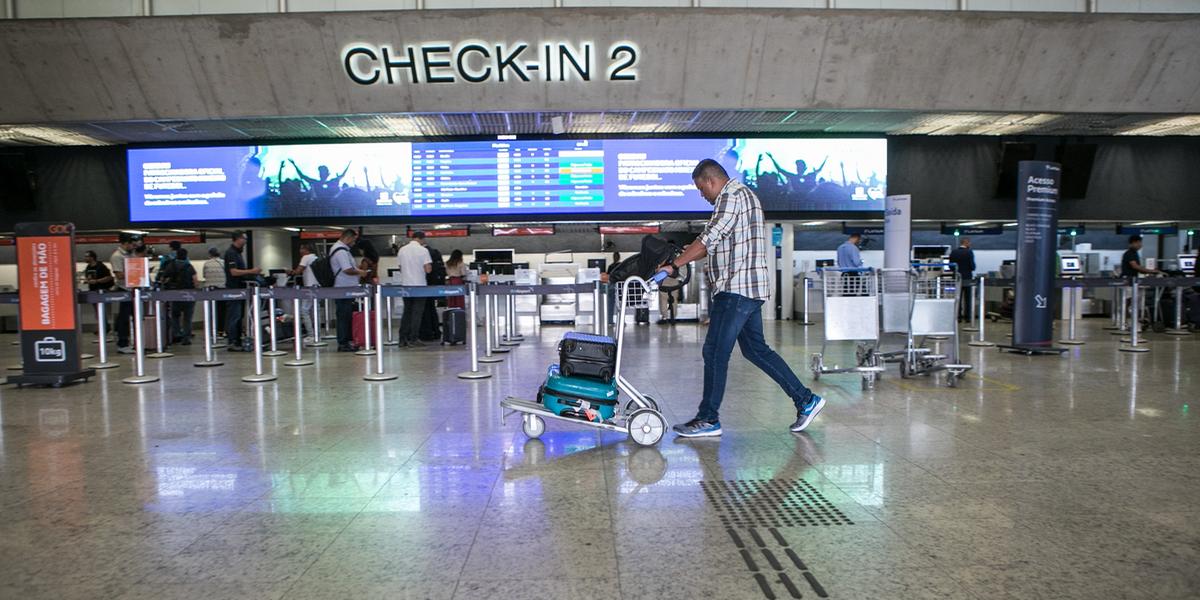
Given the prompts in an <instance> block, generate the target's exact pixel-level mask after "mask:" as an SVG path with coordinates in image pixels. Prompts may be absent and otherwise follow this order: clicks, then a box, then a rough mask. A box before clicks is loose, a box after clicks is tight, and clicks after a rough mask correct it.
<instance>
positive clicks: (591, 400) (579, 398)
mask: <svg viewBox="0 0 1200 600" xmlns="http://www.w3.org/2000/svg"><path fill="white" fill-rule="evenodd" d="M617 396H618V392H617V382H616V380H615V379H614V380H612V381H608V382H605V381H600V380H597V379H591V378H585V377H568V376H566V375H563V374H562V373H561V372H560V371H559V368H558V365H550V369H549V370H548V372H547V373H546V383H545V384H543V385H542V389H541V390H539V391H538V401H539V402H541V403H542V405H543V406H545V407H546V410H549V411H551V412H553V413H554V414H556V415H559V416H562V417H571V418H575V419H580V420H583V421H592V422H596V423H599V422H603V421H608V420H610V419H612V418H613V415H615V414H616V412H617Z"/></svg>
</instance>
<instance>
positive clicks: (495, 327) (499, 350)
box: [492, 288, 510, 354]
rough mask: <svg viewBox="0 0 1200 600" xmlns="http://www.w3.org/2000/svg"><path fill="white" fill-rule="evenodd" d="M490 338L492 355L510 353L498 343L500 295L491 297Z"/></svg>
mask: <svg viewBox="0 0 1200 600" xmlns="http://www.w3.org/2000/svg"><path fill="white" fill-rule="evenodd" d="M498 289H499V288H498ZM492 336H493V337H492V354H507V353H508V352H510V350H509V349H508V348H507V347H505V346H504V344H501V343H500V295H495V296H492Z"/></svg>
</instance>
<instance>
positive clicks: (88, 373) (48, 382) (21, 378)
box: [8, 369, 96, 387]
mask: <svg viewBox="0 0 1200 600" xmlns="http://www.w3.org/2000/svg"><path fill="white" fill-rule="evenodd" d="M95 376H96V370H95V369H84V370H82V371H78V372H75V373H56V374H54V375H37V374H27V373H22V374H20V375H10V376H9V378H8V383H12V384H16V386H17V387H24V386H27V385H45V386H50V387H62V386H64V385H71V384H72V383H78V382H80V381H87V380H88V379H90V378H92V377H95Z"/></svg>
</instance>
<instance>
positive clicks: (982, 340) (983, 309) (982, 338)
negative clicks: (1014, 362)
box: [967, 277, 996, 348]
mask: <svg viewBox="0 0 1200 600" xmlns="http://www.w3.org/2000/svg"><path fill="white" fill-rule="evenodd" d="M978 281H979V283H978V284H977V285H976V287H978V288H979V291H978V292H977V293H978V294H979V303H978V304H979V305H978V306H977V307H976V310H978V311H979V333H978V336H977V337H976V338H975V339H973V340H971V341H969V342H967V345H968V346H974V347H976V348H991V347H993V346H995V345H996V344H995V343H993V342H989V341H987V332H986V331H984V329H985V328H984V322H985V321H986V320H987V277H980V278H979V280H978Z"/></svg>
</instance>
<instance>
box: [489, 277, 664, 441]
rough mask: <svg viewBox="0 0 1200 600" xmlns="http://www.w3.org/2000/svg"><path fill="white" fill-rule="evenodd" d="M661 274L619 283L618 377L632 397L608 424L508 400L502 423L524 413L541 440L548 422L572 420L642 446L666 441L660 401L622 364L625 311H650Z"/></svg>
mask: <svg viewBox="0 0 1200 600" xmlns="http://www.w3.org/2000/svg"><path fill="white" fill-rule="evenodd" d="M662 275H664V273H657V274H656V275H655V276H654V277H652V278H651V279H650V281H649V282H647V281H646V280H645V279H642V278H640V277H630V278H629V279H626V280H625V281H622V282H619V283H618V284H617V297H618V298H619V299H620V300H619V302H620V309H619V310H618V312H617V325H616V327H617V336H616V337H617V368H616V374H615V375H614V377H615V378H616V381H617V388H618V389H619V390H620V391H621V393H623V394H625V395H626V396H627V397H628V400H627V401H626V402H625V403H624V406H622V405H621V404H618V405H617V411H616V414H615V415H614V416H613V418H611V419H608V420H606V421H601V422H594V421H584V420H581V419H576V418H572V417H565V416H561V415H559V414H557V413H555V412H553V411H550V410H547V409H546V407H545V406H543V405H542V404H540V403H538V402H533V401H530V400H522V399H519V398H513V397H511V396H510V397H508V398H505V399H504V400H502V401H501V402H500V406H501V408H505V409H508V412H505V413H502V414H501V417H500V422H501V424H503V423H504V421H505V419H506V418H507V417H508V416H509V415H511V414H513V413H520V415H521V429H522V430H523V431H524V432H525V435H527V436H529V437H531V438H538V437H540V436H541V435H542V434H543V433H545V431H546V419H557V420H560V421H568V422H570V423H574V424H576V425H586V426H590V427H595V428H598V429H605V430H608V431H623V432H627V433H628V434H629V439H631V440H633V441H634V442H635V443H636V444H638V445H639V446H653V445H654V444H657V443H658V442H659V440H661V439H662V438H663V435H664V434H665V433H666V430H667V420H666V418H664V417H663V415H662V413H661V412H660V411H659V408H658V402H656V401H655V400H654V398H651V397H650V396H647V395H645V394H643V393H641V391H639V390H638V389H637V387H635V386H634V385H633V384H632V383H630V382H629V380H628V379H626V378H625V377H624V375H623V374H622V373H623V370H622V369H621V363H622V361H623V359H624V352H623V350H624V347H625V312H626V311H627V310H630V309H638V308H647V307H648V306H649V300H650V294H651V293H653V292H654V291H655V290H656V289H657V288H658V284H659V283H661V282H662V280H663V279H665V277H662Z"/></svg>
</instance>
